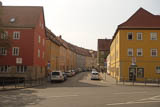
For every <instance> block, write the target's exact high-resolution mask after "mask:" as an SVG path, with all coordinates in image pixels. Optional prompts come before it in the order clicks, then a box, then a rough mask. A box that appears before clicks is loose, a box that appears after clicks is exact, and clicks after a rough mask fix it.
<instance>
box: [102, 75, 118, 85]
mask: <svg viewBox="0 0 160 107" xmlns="http://www.w3.org/2000/svg"><path fill="white" fill-rule="evenodd" d="M100 76H101V79H102V81H103V82H106V83H107V84H110V85H115V84H116V80H115V79H114V78H112V77H111V76H110V75H108V74H106V73H101V72H100Z"/></svg>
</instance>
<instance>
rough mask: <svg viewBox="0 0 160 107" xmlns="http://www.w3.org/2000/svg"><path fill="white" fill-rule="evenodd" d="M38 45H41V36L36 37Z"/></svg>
mask: <svg viewBox="0 0 160 107" xmlns="http://www.w3.org/2000/svg"><path fill="white" fill-rule="evenodd" d="M38 43H41V36H40V35H39V36H38Z"/></svg>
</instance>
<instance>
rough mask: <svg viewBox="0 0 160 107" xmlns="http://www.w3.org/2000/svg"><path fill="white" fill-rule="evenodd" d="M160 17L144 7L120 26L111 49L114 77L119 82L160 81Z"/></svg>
mask: <svg viewBox="0 0 160 107" xmlns="http://www.w3.org/2000/svg"><path fill="white" fill-rule="evenodd" d="M159 45H160V16H158V15H153V14H151V13H150V12H148V11H146V10H145V9H143V8H140V9H139V10H138V11H137V12H136V13H135V14H134V15H132V16H131V17H130V18H129V19H128V20H127V21H126V22H124V23H122V24H120V25H119V26H118V28H117V30H116V32H115V35H114V37H113V39H112V43H111V47H110V58H111V60H110V61H111V62H110V64H111V74H112V76H113V77H115V78H116V79H117V80H124V79H125V80H128V81H133V80H134V81H145V80H146V79H150V80H157V79H159V78H160V52H159V51H160V47H159Z"/></svg>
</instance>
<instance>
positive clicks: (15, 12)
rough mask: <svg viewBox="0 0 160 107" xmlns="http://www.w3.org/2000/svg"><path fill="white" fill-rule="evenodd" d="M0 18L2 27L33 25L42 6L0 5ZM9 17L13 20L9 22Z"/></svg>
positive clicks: (41, 10)
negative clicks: (13, 19) (13, 20)
mask: <svg viewBox="0 0 160 107" xmlns="http://www.w3.org/2000/svg"><path fill="white" fill-rule="evenodd" d="M0 10H1V12H2V13H1V15H0V19H1V22H2V25H3V27H29V28H30V27H35V26H36V24H37V23H38V20H39V18H40V14H41V12H43V7H39V6H0ZM11 18H15V22H13V23H11V22H10V20H11Z"/></svg>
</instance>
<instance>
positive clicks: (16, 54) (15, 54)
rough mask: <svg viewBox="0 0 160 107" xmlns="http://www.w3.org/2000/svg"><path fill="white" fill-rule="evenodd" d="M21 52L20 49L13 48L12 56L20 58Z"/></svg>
mask: <svg viewBox="0 0 160 107" xmlns="http://www.w3.org/2000/svg"><path fill="white" fill-rule="evenodd" d="M14 49H17V53H16V52H15V51H16V50H15V51H14ZM19 50H20V49H19V47H13V48H12V56H19ZM14 52H15V53H14Z"/></svg>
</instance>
